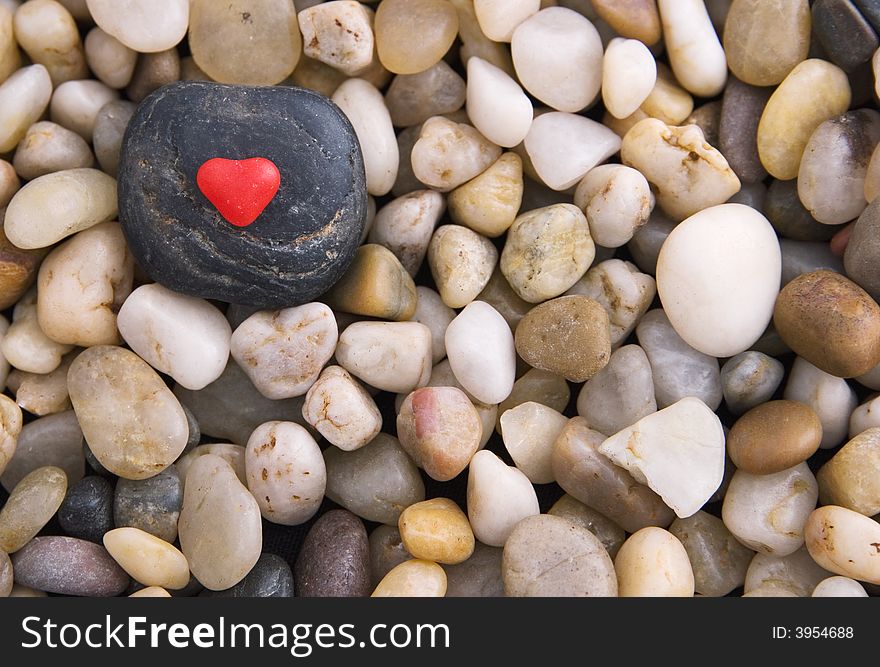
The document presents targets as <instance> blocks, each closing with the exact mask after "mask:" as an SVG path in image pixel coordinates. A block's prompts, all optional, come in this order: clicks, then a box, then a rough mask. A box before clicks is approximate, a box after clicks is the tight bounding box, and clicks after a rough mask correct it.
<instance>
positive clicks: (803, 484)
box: [721, 463, 819, 556]
mask: <svg viewBox="0 0 880 667" xmlns="http://www.w3.org/2000/svg"><path fill="white" fill-rule="evenodd" d="M818 496H819V487H818V484H817V483H816V478H815V477H813V473H812V472H810V469H809V467H808V466H807V464H806V463H799V464H798V465H796V466H794V467H792V468H789V469H788V470H783V471H781V472H777V473H773V474H770V475H753V474H751V473H747V472H745V471H744V470H737V471H736V472H735V473H734V474H733V478H732V479H731V480H730V486H729V487H728V488H727V493H726V494H725V495H724V504H723V506H722V508H721V518H722V520H723V521H724V525H725V526H727V529H728V530H729V531H730V532H731V533H733V534H734V536H735V537H736V539H738V540H739V541H740V542H742V543H743V544H744V545H746V546H747V547H749V548H750V549H753V550H755V551H757V552H759V553H763V554H769V555H771V556H787V555H789V554H791V553H794V552H795V551H797V550H798V549H800V548H801V547H802V546H803V544H804V524H805V523H806V521H807V517H808V516H809V514H810V512H812V511H813V508H814V507H816V499H817V498H818Z"/></svg>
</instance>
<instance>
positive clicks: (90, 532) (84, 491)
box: [58, 475, 177, 544]
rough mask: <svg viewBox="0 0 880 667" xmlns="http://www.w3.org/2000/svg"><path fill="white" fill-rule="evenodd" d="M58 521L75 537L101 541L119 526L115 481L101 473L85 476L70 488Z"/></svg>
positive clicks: (61, 507)
mask: <svg viewBox="0 0 880 667" xmlns="http://www.w3.org/2000/svg"><path fill="white" fill-rule="evenodd" d="M58 523H59V524H61V528H62V530H64V532H65V533H67V534H68V535H70V536H71V537H76V538H79V539H81V540H88V541H89V542H95V543H97V544H101V543H102V542H101V540H102V539H103V537H104V533H106V532H107V531H109V530H113V528H115V525H114V523H113V485H112V484H111V483H110V482H108V481H107V480H106V479H104V478H103V477H99V476H97V475H89V476H87V477H83V478H82V479H81V480H79V481H78V482H77V483H76V484H73V485H72V486H71V487H70V488H69V489H68V490H67V495H66V496H65V497H64V501H63V502H62V503H61V506H60V507H59V508H58ZM176 532H177V527H176V526H175V534H176Z"/></svg>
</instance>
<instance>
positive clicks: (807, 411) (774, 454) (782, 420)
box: [727, 400, 822, 475]
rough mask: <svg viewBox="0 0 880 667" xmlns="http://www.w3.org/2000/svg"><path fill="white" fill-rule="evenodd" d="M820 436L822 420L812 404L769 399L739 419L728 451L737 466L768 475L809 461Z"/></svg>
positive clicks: (728, 439) (754, 472)
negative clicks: (812, 407)
mask: <svg viewBox="0 0 880 667" xmlns="http://www.w3.org/2000/svg"><path fill="white" fill-rule="evenodd" d="M821 440H822V423H821V422H820V421H819V417H818V416H817V415H816V413H815V412H814V411H813V410H812V409H811V408H810V407H808V406H806V405H804V404H803V403H798V402H797V401H786V400H782V401H769V402H767V403H763V404H761V405H758V406H756V407H754V408H752V409H751V410H749V411H748V412H746V413H745V414H744V415H743V416H742V417H740V418H739V419H738V420H737V421H736V423H735V424H734V425H733V428H731V429H730V434H729V435H728V436H727V452H728V454H729V456H730V460H731V461H733V463H734V465H736V467H737V468H739V469H741V470H745V471H746V472H750V473H752V474H756V475H766V474H769V473H774V472H780V471H781V470H785V469H786V468H790V467H792V466H794V465H797V464H798V463H801V462H802V461H806V460H807V459H808V458H809V457H810V456H812V455H813V453H814V452H815V451H816V450H817V449H818V448H819V442H820V441H821Z"/></svg>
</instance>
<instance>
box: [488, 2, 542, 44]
mask: <svg viewBox="0 0 880 667" xmlns="http://www.w3.org/2000/svg"><path fill="white" fill-rule="evenodd" d="M540 8H541V0H474V13H475V14H476V15H477V22H478V23H479V24H480V30H482V31H483V34H484V35H486V37H488V38H489V39H491V40H492V41H493V42H509V41H510V39H511V37H513V31H514V30H515V29H516V27H517V26H518V25H519V24H520V23H522V22H523V21H525V20H526V19H527V18H529V17H530V16H531V15H532V14H535V13H536V12H537V11H538V10H539V9H540Z"/></svg>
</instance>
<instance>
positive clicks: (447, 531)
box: [398, 498, 474, 565]
mask: <svg viewBox="0 0 880 667" xmlns="http://www.w3.org/2000/svg"><path fill="white" fill-rule="evenodd" d="M398 527H399V530H400V536H401V539H402V540H403V546H404V547H405V548H406V550H407V551H408V552H409V553H410V554H412V556H413V558H420V559H423V560H430V561H434V562H435V563H443V564H446V565H455V564H457V563H462V562H464V561H466V560H467V559H468V558H470V557H471V554H473V552H474V533H473V531H472V530H471V526H470V524H469V523H468V518H467V516H466V515H465V513H464V512H462V511H461V509H460V508H459V506H458V505H456V504H455V502H453V501H452V500H449V499H448V498H432V499H430V500H425V501H422V502H420V503H415V504H413V505H410V506H409V507H407V508H406V509H405V510H404V511H403V512H402V513H401V515H400V519H399V520H398Z"/></svg>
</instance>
